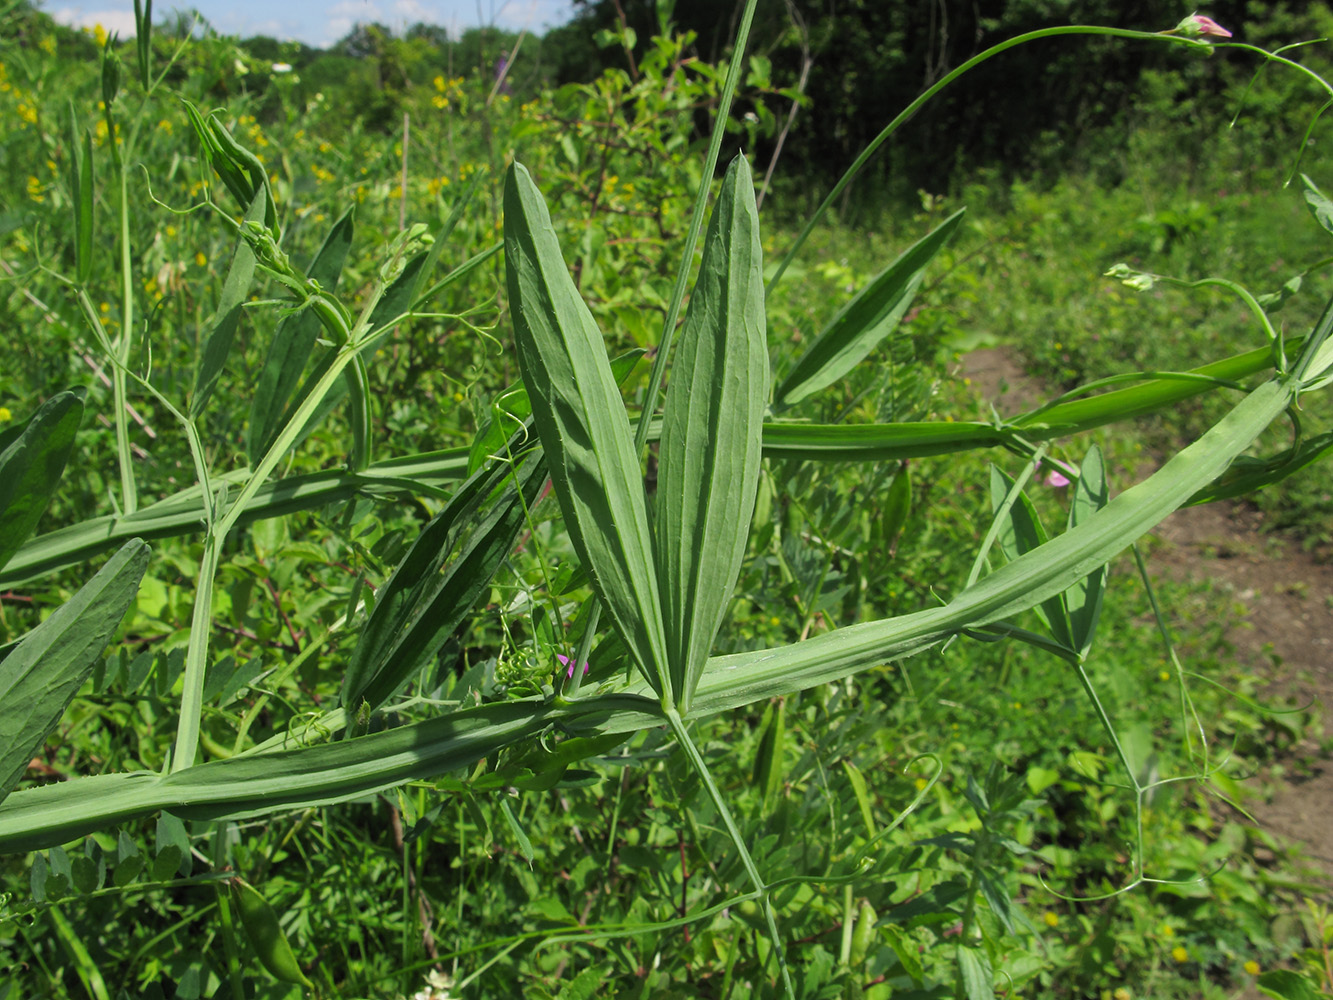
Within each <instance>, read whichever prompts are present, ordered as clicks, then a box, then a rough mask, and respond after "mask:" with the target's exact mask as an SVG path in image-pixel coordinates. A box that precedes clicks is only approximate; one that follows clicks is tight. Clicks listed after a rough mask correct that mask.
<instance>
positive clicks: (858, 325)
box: [773, 209, 966, 409]
mask: <svg viewBox="0 0 1333 1000" xmlns="http://www.w3.org/2000/svg"><path fill="white" fill-rule="evenodd" d="M964 211H966V210H965V209H959V210H958V211H957V212H955V213H954V214H953V215H951V216H949V217H948V218H947V219H945V220H944V221H943V222H942V223H940V224H939V226H938V227H937V228H936V229H935V230H934V231H933V232H931V233H930V234H929V235H927V236H924V237H922V238H921V239H920V240H918V241H917V242H916V243H914V244H912V246H910V247H908V248H907V249H906V250H904V251H903V253H902V254H901V255H900V256H899V257H898V259H897V260H895V261H894V262H893V263H892V264H890V265H889V266H888V267H886V268H885V269H884V270H883V271H881V272H880V273H879V275H877V276H876V277H875V278H874V279H873V280H872V281H871V282H870V284H868V285H866V286H865V288H863V289H861V291H860V292H858V293H857V294H856V297H855V298H853V299H852V301H851V302H849V303H847V305H846V306H844V307H843V309H842V311H841V312H839V313H838V315H837V316H835V317H834V318H833V320H832V322H830V323H829V325H828V326H826V327H825V328H824V330H823V331H822V332H821V333H820V334H819V336H818V337H816V338H815V342H814V343H813V344H811V345H810V349H809V350H808V351H806V352H805V354H804V355H802V356H801V359H800V360H799V361H797V362H796V365H795V366H794V367H793V368H792V370H791V372H790V373H789V374H788V375H787V377H786V378H784V379H783V380H782V383H781V384H780V385H779V386H778V387H777V390H776V391H775V392H774V394H773V407H774V409H782V408H785V407H788V406H793V405H795V404H796V403H799V402H800V401H801V400H803V399H805V398H806V397H807V396H810V395H813V394H814V393H816V392H818V391H819V390H820V389H823V388H826V387H827V386H830V385H832V384H833V383H834V382H836V381H838V379H840V378H842V377H843V376H844V375H846V374H847V373H848V372H849V371H851V370H852V369H853V368H854V367H856V365H858V364H860V363H861V361H862V360H864V359H865V357H866V355H868V354H869V353H870V352H871V351H873V350H874V349H875V347H876V346H878V344H879V342H880V341H882V340H883V339H884V338H885V337H887V336H888V335H889V334H890V333H892V332H893V331H894V330H896V329H897V328H898V323H899V322H900V321H901V320H902V318H903V315H904V314H905V313H906V312H907V310H908V308H909V307H910V306H911V304H912V299H913V298H914V297H915V296H916V292H917V289H918V288H920V287H921V282H922V280H923V279H924V278H925V276H926V268H927V267H928V266H929V265H930V262H931V261H933V260H934V259H935V256H936V255H937V254H938V253H939V252H940V251H941V250H942V249H944V246H945V244H947V243H948V242H949V239H950V238H951V237H952V236H953V234H954V232H955V231H956V230H957V229H958V225H959V223H961V222H962V221H963V213H964Z"/></svg>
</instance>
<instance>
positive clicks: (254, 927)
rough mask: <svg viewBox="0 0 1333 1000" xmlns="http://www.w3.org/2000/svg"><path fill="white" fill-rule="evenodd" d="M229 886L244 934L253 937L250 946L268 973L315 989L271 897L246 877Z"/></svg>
mask: <svg viewBox="0 0 1333 1000" xmlns="http://www.w3.org/2000/svg"><path fill="white" fill-rule="evenodd" d="M227 888H228V889H230V890H231V898H232V902H234V903H235V904H236V912H237V913H238V914H239V915H240V918H241V926H242V927H243V928H245V936H246V937H247V938H249V939H250V945H251V947H253V948H254V950H255V953H256V954H257V955H258V956H259V961H260V962H261V963H262V964H263V966H264V968H265V969H267V970H268V972H269V975H271V976H272V977H273V978H274V979H276V980H278V981H279V982H282V983H291V984H292V985H294V986H304V987H306V988H307V989H312V988H313V987H314V985H315V984H314V983H312V982H311V981H310V980H309V979H307V978H306V977H305V974H304V973H303V972H302V971H301V965H300V963H299V962H297V961H296V953H295V952H294V951H292V946H291V944H290V943H289V942H288V941H287V935H286V934H284V933H283V932H282V924H281V923H279V922H278V914H277V913H276V911H274V909H273V907H271V906H270V905H269V903H268V900H267V899H265V898H264V897H263V896H261V895H260V894H259V890H258V889H256V888H255V887H254V886H252V885H250V883H248V882H246V881H245V880H244V879H239V878H234V879H231V880H230V881H228V882H227Z"/></svg>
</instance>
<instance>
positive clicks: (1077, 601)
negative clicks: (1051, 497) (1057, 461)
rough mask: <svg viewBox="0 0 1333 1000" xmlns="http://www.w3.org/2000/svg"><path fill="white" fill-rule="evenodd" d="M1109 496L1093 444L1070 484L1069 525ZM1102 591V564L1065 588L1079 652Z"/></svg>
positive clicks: (1087, 644)
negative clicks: (1074, 481) (1071, 494)
mask: <svg viewBox="0 0 1333 1000" xmlns="http://www.w3.org/2000/svg"><path fill="white" fill-rule="evenodd" d="M1110 500H1111V494H1110V490H1109V489H1108V487H1107V485H1106V466H1105V464H1104V463H1103V462H1102V450H1101V449H1100V448H1098V447H1097V446H1096V445H1093V446H1092V447H1091V448H1090V449H1088V454H1087V455H1086V456H1084V458H1083V465H1082V467H1081V468H1080V470H1079V476H1078V482H1077V483H1075V484H1074V496H1073V499H1072V501H1071V503H1070V505H1069V527H1071V528H1075V527H1078V525H1080V524H1082V523H1083V522H1085V521H1086V520H1088V518H1090V517H1091V516H1092V515H1093V514H1095V513H1096V512H1097V511H1099V510H1101V509H1102V508H1103V507H1105V506H1106V505H1107V503H1109V502H1110ZM1105 591H1106V567H1105V566H1098V567H1097V568H1096V569H1095V570H1093V571H1092V572H1091V573H1089V574H1088V575H1087V576H1086V577H1084V578H1083V579H1082V580H1079V581H1077V582H1075V583H1074V585H1073V586H1071V587H1070V588H1069V589H1068V590H1066V591H1065V595H1064V597H1065V604H1066V606H1067V607H1068V608H1069V629H1070V632H1071V638H1072V639H1073V648H1074V650H1075V651H1076V652H1077V653H1078V654H1079V655H1080V656H1087V655H1088V650H1089V649H1091V648H1092V639H1093V636H1094V635H1095V634H1096V632H1097V620H1098V619H1099V618H1100V617H1101V614H1102V595H1103V594H1104V593H1105Z"/></svg>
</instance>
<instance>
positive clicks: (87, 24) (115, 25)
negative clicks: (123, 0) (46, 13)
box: [51, 7, 134, 38]
mask: <svg viewBox="0 0 1333 1000" xmlns="http://www.w3.org/2000/svg"><path fill="white" fill-rule="evenodd" d="M51 17H52V19H54V20H55V21H56V23H57V24H64V25H68V26H69V27H71V28H91V27H93V26H94V25H98V24H100V25H101V26H102V27H103V28H105V29H106V30H107V32H108V33H111V32H114V33H116V34H118V35H120V37H121V38H133V37H134V11H133V10H124V9H121V10H92V11H87V12H85V11H84V9H83V8H82V7H61V8H60V9H59V10H53V11H52V12H51Z"/></svg>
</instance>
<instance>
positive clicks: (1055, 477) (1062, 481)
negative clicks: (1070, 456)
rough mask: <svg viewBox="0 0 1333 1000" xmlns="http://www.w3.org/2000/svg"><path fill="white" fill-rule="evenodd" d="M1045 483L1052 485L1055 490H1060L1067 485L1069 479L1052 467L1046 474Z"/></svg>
mask: <svg viewBox="0 0 1333 1000" xmlns="http://www.w3.org/2000/svg"><path fill="white" fill-rule="evenodd" d="M1046 485H1047V486H1051V487H1054V488H1055V489H1057V490H1062V489H1064V488H1065V487H1066V486H1068V485H1069V480H1068V479H1067V478H1066V477H1065V476H1062V475H1060V473H1058V472H1056V471H1055V470H1054V469H1052V470H1051V471H1050V472H1048V473H1047V474H1046Z"/></svg>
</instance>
